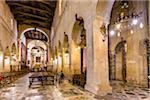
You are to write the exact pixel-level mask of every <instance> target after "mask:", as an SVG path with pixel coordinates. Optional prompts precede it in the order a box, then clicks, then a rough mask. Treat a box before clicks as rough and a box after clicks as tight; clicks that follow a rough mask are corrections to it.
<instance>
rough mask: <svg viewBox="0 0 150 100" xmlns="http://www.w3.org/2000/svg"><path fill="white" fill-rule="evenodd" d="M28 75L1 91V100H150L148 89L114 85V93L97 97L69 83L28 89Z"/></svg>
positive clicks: (35, 86)
mask: <svg viewBox="0 0 150 100" xmlns="http://www.w3.org/2000/svg"><path fill="white" fill-rule="evenodd" d="M30 75H31V74H27V75H25V76H23V77H22V78H20V79H18V80H17V81H15V82H14V83H12V84H9V85H8V86H6V87H4V88H1V89H0V100H150V96H149V91H148V89H144V88H138V87H130V86H125V87H122V85H121V84H119V83H118V84H116V83H112V86H113V92H112V93H109V94H108V95H106V96H96V95H94V94H92V93H90V92H88V91H86V90H84V89H82V88H80V87H78V86H73V85H71V84H69V83H67V82H64V83H63V84H60V85H59V86H58V85H57V86H54V85H46V86H41V85H34V86H32V87H31V88H29V87H28V85H29V83H28V77H29V76H30Z"/></svg>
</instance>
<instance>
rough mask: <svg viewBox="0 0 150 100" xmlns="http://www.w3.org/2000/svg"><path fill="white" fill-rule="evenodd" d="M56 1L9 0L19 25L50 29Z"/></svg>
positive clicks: (8, 2)
mask: <svg viewBox="0 0 150 100" xmlns="http://www.w3.org/2000/svg"><path fill="white" fill-rule="evenodd" d="M56 2H57V1H56V0H47V1H46V0H34V1H30V0H7V1H6V3H7V4H8V5H9V7H10V9H11V11H12V13H13V14H14V17H15V19H16V20H17V22H18V24H19V25H23V24H26V25H31V26H33V27H41V28H46V29H50V27H51V25H52V22H53V17H54V13H55V8H56Z"/></svg>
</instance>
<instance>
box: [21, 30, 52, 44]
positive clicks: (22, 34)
mask: <svg viewBox="0 0 150 100" xmlns="http://www.w3.org/2000/svg"><path fill="white" fill-rule="evenodd" d="M30 30H35V28H27V29H25V30H24V31H23V32H22V33H21V35H20V39H22V38H23V36H24V33H26V32H27V31H30ZM36 30H37V31H39V32H41V33H43V34H44V35H45V36H46V37H47V39H48V42H49V36H48V35H47V33H46V32H44V31H43V30H41V29H39V28H36Z"/></svg>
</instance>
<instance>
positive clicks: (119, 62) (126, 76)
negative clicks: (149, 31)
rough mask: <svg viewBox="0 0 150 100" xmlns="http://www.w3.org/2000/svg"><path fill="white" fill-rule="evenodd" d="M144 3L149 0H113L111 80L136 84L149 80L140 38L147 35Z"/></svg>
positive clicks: (110, 53) (110, 42) (110, 45)
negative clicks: (144, 0)
mask: <svg viewBox="0 0 150 100" xmlns="http://www.w3.org/2000/svg"><path fill="white" fill-rule="evenodd" d="M144 5H145V2H139V1H130V0H125V1H122V0H120V1H115V2H114V4H113V7H112V11H111V16H110V24H109V34H108V35H109V48H108V49H109V68H110V70H109V71H110V72H109V73H110V80H120V81H121V82H123V83H126V82H127V83H131V84H133V85H136V84H140V85H144V84H145V83H146V79H147V78H146V77H145V76H146V75H147V72H145V71H144V70H147V69H146V64H145V61H144V60H145V59H146V57H145V56H144V54H140V53H139V50H140V48H139V47H140V41H141V40H143V39H144V38H146V34H145V32H144V29H143V27H144V23H145V22H146V19H143V18H144V16H145V8H144ZM139 6H140V7H141V10H139V9H138V7H139ZM120 40H121V42H120ZM124 41H126V42H124ZM144 52H145V51H144ZM144 52H143V53H144ZM145 53H146V52H145ZM135 62H136V63H135ZM139 69H141V70H139ZM141 75H142V76H141ZM136 77H139V78H136Z"/></svg>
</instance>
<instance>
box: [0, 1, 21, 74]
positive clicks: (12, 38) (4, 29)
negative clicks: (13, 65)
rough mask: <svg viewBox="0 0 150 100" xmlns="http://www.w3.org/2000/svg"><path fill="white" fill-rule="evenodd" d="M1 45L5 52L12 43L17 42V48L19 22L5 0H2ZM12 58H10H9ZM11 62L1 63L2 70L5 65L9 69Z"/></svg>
mask: <svg viewBox="0 0 150 100" xmlns="http://www.w3.org/2000/svg"><path fill="white" fill-rule="evenodd" d="M0 30H1V31H0V40H1V43H0V45H1V46H2V49H3V51H2V52H3V53H4V51H5V50H6V47H8V48H9V52H10V51H11V48H12V44H13V43H15V46H16V48H17V34H18V32H17V22H16V20H15V19H14V17H13V15H12V13H11V11H10V9H9V6H8V5H7V4H6V2H5V1H4V0H2V1H0ZM8 59H10V58H8ZM9 66H10V63H8V64H7V65H6V64H4V61H3V64H0V70H1V71H3V67H5V69H7V70H5V71H9ZM6 67H8V68H6Z"/></svg>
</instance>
